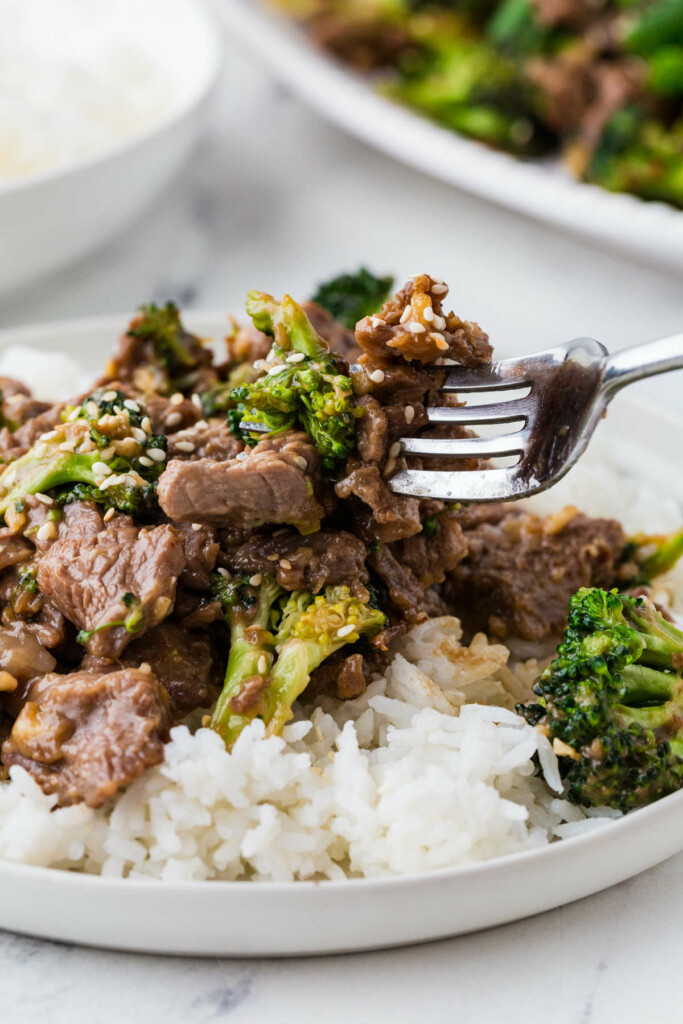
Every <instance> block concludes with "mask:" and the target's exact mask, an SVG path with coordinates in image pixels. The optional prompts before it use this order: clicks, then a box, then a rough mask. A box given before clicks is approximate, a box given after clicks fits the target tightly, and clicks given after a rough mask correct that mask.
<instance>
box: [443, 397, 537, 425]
mask: <svg viewBox="0 0 683 1024" xmlns="http://www.w3.org/2000/svg"><path fill="white" fill-rule="evenodd" d="M531 410H532V405H531V402H529V401H527V399H526V398H513V399H512V400H511V401H509V402H497V403H495V404H493V405H458V406H455V407H449V406H429V408H427V410H426V412H427V418H428V420H429V422H430V423H462V424H469V423H510V422H511V421H512V420H525V419H528V417H529V415H530V413H531Z"/></svg>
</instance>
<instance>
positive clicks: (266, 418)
mask: <svg viewBox="0 0 683 1024" xmlns="http://www.w3.org/2000/svg"><path fill="white" fill-rule="evenodd" d="M247 312H248V313H249V314H250V316H251V318H252V320H253V321H254V324H255V326H256V327H257V328H258V329H259V330H261V331H263V332H264V333H266V334H269V335H270V336H272V337H273V338H274V345H273V349H272V351H271V354H270V356H269V361H270V366H269V370H268V372H267V373H266V374H265V376H262V377H259V379H258V380H256V381H254V382H253V383H250V384H243V385H241V386H240V387H237V388H234V389H233V390H232V392H231V394H230V398H231V400H232V401H233V402H234V403H235V405H236V408H235V409H234V410H232V411H231V414H230V415H229V416H228V424H229V426H230V428H231V430H232V431H233V433H235V434H236V435H237V436H238V437H240V438H241V439H242V440H244V441H245V442H246V443H247V444H249V445H254V444H257V443H258V441H260V440H262V439H263V438H264V437H265V436H267V435H272V434H278V433H283V432H284V431H287V430H291V429H292V428H293V427H295V426H297V425H299V426H300V427H302V428H303V429H304V430H305V431H306V433H307V434H308V435H309V436H310V437H311V439H312V440H313V442H314V444H315V446H316V448H317V449H318V452H319V453H320V458H321V464H322V466H323V469H325V470H326V471H329V472H333V471H334V470H335V468H336V467H337V466H338V464H339V463H340V462H341V461H342V460H344V459H345V458H346V456H347V455H348V454H349V452H351V451H352V450H353V448H354V446H355V425H356V419H357V417H358V416H359V415H360V414H361V412H362V410H360V409H357V407H356V404H355V396H354V391H353V385H352V383H351V380H350V378H349V377H347V376H346V374H344V373H341V372H340V364H339V362H338V360H337V359H336V357H335V356H334V355H332V354H331V353H330V352H328V351H327V347H326V345H325V342H324V341H323V340H322V338H320V337H319V335H318V334H317V333H316V331H315V330H314V328H313V326H312V324H311V322H310V320H309V319H308V317H307V316H306V314H305V313H304V311H303V309H302V308H301V306H299V305H297V303H296V302H294V300H293V299H291V298H290V297H289V296H288V295H286V296H285V297H284V299H282V301H281V302H276V301H275V299H273V297H272V296H270V295H264V294H262V293H260V292H250V293H249V296H248V298H247Z"/></svg>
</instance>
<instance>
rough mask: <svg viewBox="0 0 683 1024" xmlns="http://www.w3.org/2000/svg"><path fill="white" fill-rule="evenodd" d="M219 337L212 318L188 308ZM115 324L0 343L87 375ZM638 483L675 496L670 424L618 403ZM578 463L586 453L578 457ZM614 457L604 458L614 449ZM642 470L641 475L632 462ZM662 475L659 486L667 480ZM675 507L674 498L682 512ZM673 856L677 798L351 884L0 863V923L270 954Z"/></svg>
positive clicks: (618, 873) (186, 948)
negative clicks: (545, 842) (540, 840)
mask: <svg viewBox="0 0 683 1024" xmlns="http://www.w3.org/2000/svg"><path fill="white" fill-rule="evenodd" d="M186 319H187V323H188V325H189V326H190V328H191V329H193V330H196V331H198V332H199V333H201V334H203V335H206V336H212V337H215V338H220V337H221V336H222V335H223V334H224V332H225V329H226V326H227V320H226V317H225V316H224V315H223V314H221V313H195V314H188V315H187V317H186ZM126 322H127V318H126V317H125V316H123V315H122V316H120V317H106V318H105V317H102V318H98V319H93V320H75V321H70V322H63V323H59V324H47V325H42V326H40V327H24V328H19V329H15V330H11V331H4V332H2V333H0V346H3V345H7V344H22V345H35V346H37V347H39V348H45V349H49V350H52V351H65V352H67V353H68V354H69V355H72V356H74V357H76V358H78V359H80V360H81V361H82V362H83V363H84V365H85V366H86V368H87V369H89V370H92V372H93V375H94V374H95V373H97V371H98V370H99V369H100V368H101V366H102V364H103V362H104V360H105V358H106V356H107V355H108V354H109V353H110V351H111V348H112V345H113V343H114V341H115V339H116V337H117V336H118V334H119V333H120V331H121V330H122V328H123V327H124V326H125V324H126ZM600 429H601V431H602V433H603V441H607V442H608V443H609V444H610V446H612V447H613V449H614V451H615V452H617V453H618V452H619V451H620V452H622V453H623V452H624V451H625V450H626V449H628V452H629V455H628V461H629V462H630V463H631V464H632V465H633V466H638V467H639V470H638V472H639V476H638V478H637V479H636V480H635V481H634V486H639V484H640V485H642V484H643V481H644V480H647V479H648V478H650V479H651V480H653V481H656V482H657V485H658V486H660V487H661V488H662V493H667V492H668V493H671V490H672V486H676V487H678V488H679V490H678V491H677V492H675V493H676V494H677V497H679V498H680V499H681V501H682V502H683V490H682V489H681V486H682V485H681V484H680V482H678V481H676V482H675V483H674V484H673V485H672V484H671V482H670V480H671V469H672V467H674V466H680V452H681V446H682V445H683V420H681V419H678V418H677V417H675V416H674V415H673V414H669V413H666V412H665V411H662V410H661V409H658V408H657V407H656V406H654V405H652V406H650V405H645V404H643V403H640V402H638V403H634V402H630V401H629V400H628V399H627V398H624V397H620V398H618V399H617V400H616V401H615V403H614V405H613V406H612V409H611V411H610V415H609V417H608V418H607V420H606V421H605V423H604V424H603V425H602V426H601V428H600ZM587 457H588V456H587ZM617 457H618V455H617ZM643 466H645V467H646V468H645V469H642V470H641V467H643ZM667 481H669V482H667ZM681 507H682V509H683V504H682V506H681ZM681 849H683V792H681V793H677V794H675V795H674V796H670V797H667V798H666V799H664V800H661V801H660V802H659V803H656V804H653V805H652V806H650V807H647V808H645V809H644V810H641V811H637V812H635V813H634V814H631V815H629V816H628V817H625V818H623V819H621V820H619V821H616V822H611V823H609V824H607V825H606V826H605V827H604V828H602V829H600V830H599V831H596V832H594V833H591V834H588V835H583V836H580V837H578V838H574V839H567V840H564V841H562V842H559V843H556V844H554V845H552V846H549V847H544V848H542V849H539V850H535V851H532V852H529V853H520V854H514V855H512V856H509V857H504V858H500V859H498V860H495V861H489V862H487V863H484V864H478V865H475V866H473V867H468V868H457V869H451V870H445V871H438V872H433V873H431V874H426V875H412V876H408V877H402V878H385V879H377V880H357V881H352V882H320V883H313V882H295V883H284V884H283V883H267V882H264V883H248V882H247V883H244V882H165V883H161V882H155V881H149V882H148V881H139V880H121V879H107V878H99V877H96V876H88V875H79V874H75V873H67V872H62V871H55V870H50V869H45V868H34V867H26V866H23V865H15V864H9V863H0V928H7V929H10V930H11V931H17V932H23V933H26V934H29V935H38V936H41V937H43V938H49V939H58V940H63V941H70V942H80V943H85V944H89V945H96V946H107V947H111V948H115V949H126V950H134V951H140V952H154V953H178V954H180V953H182V954H193V955H196V956H218V955H233V956H238V955H239V956H270V955H287V956H292V955H299V954H314V953H333V952H346V951H352V950H364V949H373V948H377V947H382V946H392V945H402V944H406V943H411V942H420V941H424V940H428V939H436V938H442V937H444V936H447V935H457V934H460V933H463V932H469V931H474V930H476V929H480V928H488V927H491V926H492V925H499V924H504V923H506V922H508V921H514V920H517V919H519V918H523V917H528V916H530V915H532V914H537V913H539V912H541V911H544V910H550V909H551V908H553V907H557V906H560V905H562V904H564V903H569V902H571V901H572V900H576V899H580V898H581V897H583V896H589V895H590V894H591V893H594V892H597V891H598V890H600V889H604V888H606V887H607V886H610V885H614V884H615V883H617V882H621V881H623V880H624V879H626V878H630V877H631V876H632V875H635V874H637V873H638V872H640V871H644V870H645V869H646V868H649V867H652V866H653V865H654V864H657V863H659V862H660V861H662V860H665V859H666V858H667V857H670V856H672V855H673V854H674V853H677V852H678V851H679V850H681Z"/></svg>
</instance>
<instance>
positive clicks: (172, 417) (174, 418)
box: [166, 412, 183, 427]
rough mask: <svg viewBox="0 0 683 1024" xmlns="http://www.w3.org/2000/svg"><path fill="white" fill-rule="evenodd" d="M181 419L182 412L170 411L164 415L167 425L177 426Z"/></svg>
mask: <svg viewBox="0 0 683 1024" xmlns="http://www.w3.org/2000/svg"><path fill="white" fill-rule="evenodd" d="M182 421H183V414H182V413H180V412H172V413H169V415H168V416H167V417H166V426H167V427H177V426H178V424H179V423H182Z"/></svg>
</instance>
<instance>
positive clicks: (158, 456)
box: [147, 448, 166, 462]
mask: <svg viewBox="0 0 683 1024" xmlns="http://www.w3.org/2000/svg"><path fill="white" fill-rule="evenodd" d="M147 455H148V456H149V458H150V459H153V460H154V462H164V461H165V459H166V452H165V451H163V449H161V448H148V449H147Z"/></svg>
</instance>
